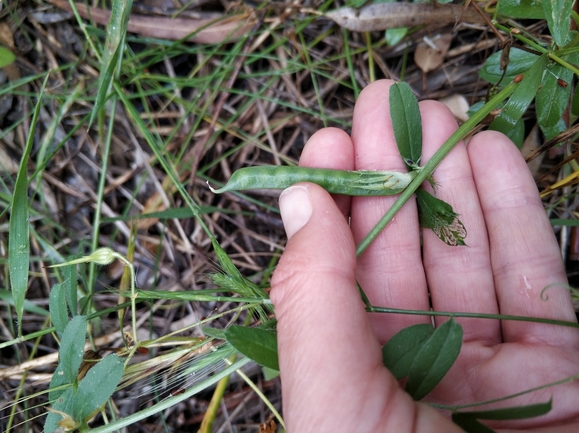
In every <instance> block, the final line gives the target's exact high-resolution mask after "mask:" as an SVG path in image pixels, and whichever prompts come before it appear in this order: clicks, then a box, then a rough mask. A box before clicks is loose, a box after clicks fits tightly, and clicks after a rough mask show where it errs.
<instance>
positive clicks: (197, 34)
mask: <svg viewBox="0 0 579 433" xmlns="http://www.w3.org/2000/svg"><path fill="white" fill-rule="evenodd" d="M48 2H49V3H51V4H53V5H54V6H56V7H58V8H60V9H63V10H66V11H71V10H72V8H71V7H70V5H69V3H68V2H67V1H66V0H48ZM75 7H76V8H77V9H78V13H79V14H80V16H82V17H83V18H86V19H89V18H90V19H92V20H93V21H94V22H95V23H97V24H100V25H107V24H108V23H109V21H110V17H111V12H110V11H107V10H104V9H99V8H88V7H87V6H85V5H83V4H80V3H75ZM255 23H256V19H255V17H254V16H253V15H252V14H251V13H244V14H237V15H231V16H223V18H219V19H215V18H214V17H212V18H165V17H158V16H147V15H137V14H131V16H130V17H129V23H128V31H129V32H131V33H136V34H138V35H141V36H146V37H150V38H158V39H169V40H180V39H185V38H187V40H188V41H189V42H196V43H199V44H217V43H220V42H226V41H232V40H235V39H239V38H240V37H241V36H243V35H245V34H247V33H248V32H249V31H250V30H251V28H252V27H253V26H254V25H255ZM192 33H194V34H192ZM189 35H191V36H189Z"/></svg>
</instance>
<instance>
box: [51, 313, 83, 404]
mask: <svg viewBox="0 0 579 433" xmlns="http://www.w3.org/2000/svg"><path fill="white" fill-rule="evenodd" d="M85 340H86V317H85V316H75V317H73V319H72V320H71V321H70V322H68V325H66V328H65V329H64V332H63V333H62V338H61V344H60V349H59V350H58V366H57V367H56V370H55V371H54V374H53V375H52V380H51V381H50V389H51V391H50V393H49V395H48V399H49V400H50V401H54V400H56V399H57V398H59V397H60V396H61V394H62V393H63V390H59V391H52V389H53V388H56V387H59V386H61V385H72V384H73V383H75V382H76V377H77V375H78V369H79V367H80V364H81V363H82V357H83V355H84V344H85Z"/></svg>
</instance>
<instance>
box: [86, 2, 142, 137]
mask: <svg viewBox="0 0 579 433" xmlns="http://www.w3.org/2000/svg"><path fill="white" fill-rule="evenodd" d="M132 5H133V0H115V1H113V5H112V11H111V21H110V22H109V25H108V26H107V39H106V42H105V51H104V53H103V57H102V62H101V71H100V74H99V84H98V90H97V97H96V100H95V103H94V107H93V109H92V114H91V117H90V119H89V121H88V127H89V128H90V126H91V125H92V123H93V121H94V120H95V118H96V116H97V115H98V114H99V113H100V112H101V110H102V109H103V108H104V105H105V101H106V99H107V95H108V94H109V89H110V87H111V83H112V81H113V79H114V75H115V74H114V72H115V68H117V71H118V70H119V69H120V64H121V62H122V59H123V51H124V46H125V36H126V34H127V23H128V22H129V15H130V11H131V7H132Z"/></svg>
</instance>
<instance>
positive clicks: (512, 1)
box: [498, 0, 545, 20]
mask: <svg viewBox="0 0 579 433" xmlns="http://www.w3.org/2000/svg"><path fill="white" fill-rule="evenodd" d="M542 3H543V2H541V1H540V0H501V1H500V2H499V3H498V5H499V13H500V14H501V15H506V16H508V17H511V18H534V19H539V20H540V19H543V18H545V12H544V10H543V6H542Z"/></svg>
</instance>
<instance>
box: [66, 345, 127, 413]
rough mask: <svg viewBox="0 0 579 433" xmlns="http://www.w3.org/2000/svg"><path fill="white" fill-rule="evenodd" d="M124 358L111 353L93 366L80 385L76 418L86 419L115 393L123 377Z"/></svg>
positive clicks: (74, 405)
mask: <svg viewBox="0 0 579 433" xmlns="http://www.w3.org/2000/svg"><path fill="white" fill-rule="evenodd" d="M123 369H124V366H123V359H122V358H120V357H119V356H117V355H115V354H111V355H109V356H107V357H106V358H104V359H101V360H100V361H99V362H98V363H97V364H96V365H95V366H94V367H92V368H91V369H90V370H89V371H88V373H87V374H86V376H85V377H84V379H83V380H81V382H80V384H79V385H78V390H77V392H76V395H75V398H74V404H73V409H72V414H73V416H72V417H73V418H74V419H75V420H81V421H85V420H86V419H87V418H88V417H89V416H90V415H91V414H92V413H93V412H94V411H95V410H97V409H98V408H99V407H101V406H102V405H103V404H105V402H106V401H107V400H108V398H109V397H110V396H111V395H113V392H115V389H116V388H117V385H118V384H119V382H120V381H121V378H122V377H123Z"/></svg>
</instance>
